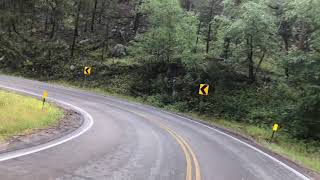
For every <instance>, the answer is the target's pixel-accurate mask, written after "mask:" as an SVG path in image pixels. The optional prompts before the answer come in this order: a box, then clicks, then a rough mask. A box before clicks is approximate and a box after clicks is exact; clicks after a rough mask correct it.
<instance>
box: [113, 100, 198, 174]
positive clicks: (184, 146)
mask: <svg viewBox="0 0 320 180" xmlns="http://www.w3.org/2000/svg"><path fill="white" fill-rule="evenodd" d="M111 106H113V107H117V108H118V109H121V110H124V111H127V112H131V113H133V114H136V115H138V116H140V117H143V118H145V119H147V120H149V121H152V122H153V123H154V124H157V125H158V126H160V127H161V128H162V129H164V130H166V131H167V132H168V133H169V134H170V135H171V136H172V137H173V138H174V139H175V140H176V141H177V142H178V144H179V145H180V147H181V148H182V151H183V153H184V156H185V159H186V162H187V172H186V180H192V179H193V177H192V161H191V157H190V154H191V156H192V160H193V163H194V166H195V169H196V170H195V171H196V176H195V178H196V180H201V171H200V165H199V162H198V159H197V157H196V155H195V153H194V152H193V151H192V149H191V147H190V145H189V144H188V143H187V142H186V140H184V139H183V138H182V137H181V136H180V135H178V134H177V133H176V132H175V131H173V130H172V129H170V128H169V127H167V126H166V125H164V124H162V123H160V122H158V121H154V120H151V119H149V118H148V117H147V116H145V115H144V114H141V113H137V112H134V111H130V110H127V109H124V108H122V107H119V106H115V105H111ZM189 152H190V154H189Z"/></svg>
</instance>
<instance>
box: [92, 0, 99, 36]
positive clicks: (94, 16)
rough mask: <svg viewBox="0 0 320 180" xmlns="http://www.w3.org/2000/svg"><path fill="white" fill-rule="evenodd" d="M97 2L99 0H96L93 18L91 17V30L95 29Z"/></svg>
mask: <svg viewBox="0 0 320 180" xmlns="http://www.w3.org/2000/svg"><path fill="white" fill-rule="evenodd" d="M97 4H98V0H94V8H93V11H92V18H91V32H93V31H94V21H95V19H96V12H97Z"/></svg>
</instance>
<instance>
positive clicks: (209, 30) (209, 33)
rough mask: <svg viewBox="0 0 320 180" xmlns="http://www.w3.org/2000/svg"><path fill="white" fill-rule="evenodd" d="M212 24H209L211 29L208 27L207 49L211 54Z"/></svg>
mask: <svg viewBox="0 0 320 180" xmlns="http://www.w3.org/2000/svg"><path fill="white" fill-rule="evenodd" d="M211 28H212V27H211V23H209V27H208V34H207V39H206V40H207V47H206V53H207V54H208V53H209V49H210V41H211Z"/></svg>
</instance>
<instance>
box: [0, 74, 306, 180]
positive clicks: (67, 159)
mask: <svg viewBox="0 0 320 180" xmlns="http://www.w3.org/2000/svg"><path fill="white" fill-rule="evenodd" d="M0 85H3V86H8V87H13V88H18V89H21V90H25V91H29V92H33V93H37V94H41V93H42V92H43V90H47V91H48V92H49V96H50V97H52V98H55V99H57V100H62V101H65V102H67V103H70V104H72V105H75V106H78V107H80V108H82V109H83V110H85V111H86V112H88V113H89V114H90V115H91V116H92V117H93V120H94V124H93V126H92V127H91V128H90V129H89V130H88V131H87V132H86V133H84V134H82V135H81V136H79V137H77V138H75V139H73V140H71V141H68V142H66V143H64V144H61V145H58V146H55V147H52V148H50V149H46V150H43V151H40V152H37V153H33V154H30V155H27V156H22V157H19V158H15V159H11V160H7V161H3V162H0V179H1V180H7V179H8V180H19V179H26V180H38V179H39V180H46V179H59V180H60V179H61V180H62V179H66V180H69V179H75V180H86V179H97V180H100V179H101V180H102V179H103V180H104V179H108V180H109V179H110V180H113V179H114V180H131V179H134V180H149V179H150V180H167V179H168V180H201V179H202V180H263V179H270V180H296V179H303V177H301V174H300V176H299V173H298V172H295V171H293V170H290V169H288V167H285V166H283V165H281V163H279V162H277V161H275V160H274V159H271V158H270V157H268V156H266V155H265V154H263V153H261V152H259V151H257V150H256V149H254V148H252V147H249V146H247V145H246V144H244V143H242V142H241V141H238V140H236V139H234V138H231V137H230V136H227V135H225V134H223V133H221V132H219V131H216V130H214V129H212V128H209V127H206V126H204V125H202V124H199V123H195V122H193V121H190V120H187V119H185V118H182V117H179V116H176V115H173V114H169V113H165V112H162V111H159V110H157V109H155V108H151V107H148V106H143V105H139V104H134V103H128V102H126V101H123V100H119V99H116V98H112V97H105V96H101V95H96V94H93V93H88V92H84V91H81V90H76V89H71V88H65V87H61V86H56V85H49V84H45V83H41V82H36V81H31V80H24V79H20V78H14V77H8V76H0ZM1 156H3V154H2V155H0V157H1Z"/></svg>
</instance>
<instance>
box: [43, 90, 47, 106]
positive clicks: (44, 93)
mask: <svg viewBox="0 0 320 180" xmlns="http://www.w3.org/2000/svg"><path fill="white" fill-rule="evenodd" d="M47 97H48V92H47V91H43V95H42V110H43V109H44V104H45V102H46V99H47Z"/></svg>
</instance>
